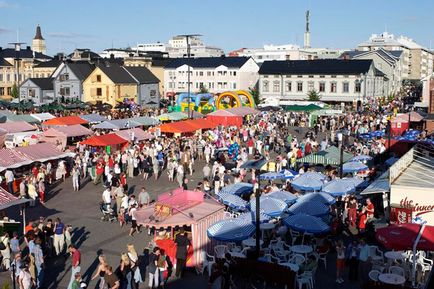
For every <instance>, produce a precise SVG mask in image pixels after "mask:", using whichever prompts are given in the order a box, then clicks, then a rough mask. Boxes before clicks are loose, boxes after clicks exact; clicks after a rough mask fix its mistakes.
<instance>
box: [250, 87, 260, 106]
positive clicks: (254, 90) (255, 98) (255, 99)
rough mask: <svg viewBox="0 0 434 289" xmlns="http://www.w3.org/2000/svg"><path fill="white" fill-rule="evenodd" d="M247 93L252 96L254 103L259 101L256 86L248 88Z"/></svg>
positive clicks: (256, 103)
mask: <svg viewBox="0 0 434 289" xmlns="http://www.w3.org/2000/svg"><path fill="white" fill-rule="evenodd" d="M249 93H250V95H251V96H252V97H253V100H254V101H255V105H258V104H260V103H261V96H260V94H259V90H257V89H256V88H249Z"/></svg>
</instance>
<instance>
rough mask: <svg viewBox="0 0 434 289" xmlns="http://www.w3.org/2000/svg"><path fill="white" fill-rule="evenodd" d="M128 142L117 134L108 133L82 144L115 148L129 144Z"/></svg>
mask: <svg viewBox="0 0 434 289" xmlns="http://www.w3.org/2000/svg"><path fill="white" fill-rule="evenodd" d="M127 142H128V141H127V140H126V139H124V138H122V137H120V136H118V135H117V134H115V133H108V134H103V135H96V136H93V137H91V138H88V139H86V140H84V141H82V142H81V144H85V145H89V146H93V147H101V146H104V147H105V146H114V145H120V144H124V143H127Z"/></svg>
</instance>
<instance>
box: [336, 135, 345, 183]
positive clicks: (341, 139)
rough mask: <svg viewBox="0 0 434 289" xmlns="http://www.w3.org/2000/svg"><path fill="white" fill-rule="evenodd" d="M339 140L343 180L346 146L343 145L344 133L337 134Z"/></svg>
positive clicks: (340, 168)
mask: <svg viewBox="0 0 434 289" xmlns="http://www.w3.org/2000/svg"><path fill="white" fill-rule="evenodd" d="M337 138H338V144H339V151H340V154H339V178H341V179H342V176H343V174H344V145H343V134H342V132H339V133H338V134H337Z"/></svg>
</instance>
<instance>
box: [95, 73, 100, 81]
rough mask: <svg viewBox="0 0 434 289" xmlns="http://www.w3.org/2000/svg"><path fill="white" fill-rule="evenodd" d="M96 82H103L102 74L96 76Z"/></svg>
mask: <svg viewBox="0 0 434 289" xmlns="http://www.w3.org/2000/svg"><path fill="white" fill-rule="evenodd" d="M96 82H101V75H100V74H98V75H97V76H96Z"/></svg>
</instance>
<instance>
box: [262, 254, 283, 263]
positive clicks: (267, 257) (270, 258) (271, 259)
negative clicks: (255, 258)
mask: <svg viewBox="0 0 434 289" xmlns="http://www.w3.org/2000/svg"><path fill="white" fill-rule="evenodd" d="M264 259H265V260H266V261H267V262H268V263H279V262H280V260H279V259H278V258H276V257H274V256H273V255H271V254H265V255H264Z"/></svg>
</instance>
